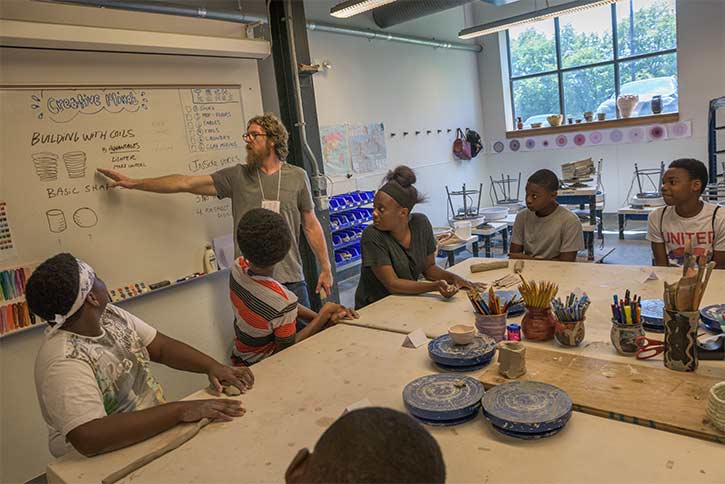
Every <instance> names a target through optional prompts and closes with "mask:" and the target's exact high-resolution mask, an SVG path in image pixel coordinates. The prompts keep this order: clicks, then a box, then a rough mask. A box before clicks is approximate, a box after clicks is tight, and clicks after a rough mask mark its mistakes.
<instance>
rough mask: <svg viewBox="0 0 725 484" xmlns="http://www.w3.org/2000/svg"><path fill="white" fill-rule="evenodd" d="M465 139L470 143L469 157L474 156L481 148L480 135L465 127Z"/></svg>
mask: <svg viewBox="0 0 725 484" xmlns="http://www.w3.org/2000/svg"><path fill="white" fill-rule="evenodd" d="M466 141H468V143H470V145H471V158H475V157H476V156H478V154H479V153H480V152H481V150H482V149H483V142H482V141H481V135H480V134H478V133H477V132H476V131H474V130H472V129H468V128H466Z"/></svg>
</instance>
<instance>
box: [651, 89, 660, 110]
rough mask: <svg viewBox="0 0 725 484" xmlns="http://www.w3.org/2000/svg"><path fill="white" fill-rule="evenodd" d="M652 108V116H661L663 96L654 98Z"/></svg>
mask: <svg viewBox="0 0 725 484" xmlns="http://www.w3.org/2000/svg"><path fill="white" fill-rule="evenodd" d="M650 107H651V108H652V114H660V113H661V112H662V96H660V95H659V94H658V95H657V96H652V102H651V103H650Z"/></svg>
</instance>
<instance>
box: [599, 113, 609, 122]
mask: <svg viewBox="0 0 725 484" xmlns="http://www.w3.org/2000/svg"><path fill="white" fill-rule="evenodd" d="M605 119H607V113H597V121H604V120H605Z"/></svg>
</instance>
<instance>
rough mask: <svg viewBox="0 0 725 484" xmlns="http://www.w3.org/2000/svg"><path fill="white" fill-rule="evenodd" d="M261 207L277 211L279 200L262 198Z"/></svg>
mask: <svg viewBox="0 0 725 484" xmlns="http://www.w3.org/2000/svg"><path fill="white" fill-rule="evenodd" d="M262 208H266V209H267V210H271V211H273V212H275V213H279V200H262Z"/></svg>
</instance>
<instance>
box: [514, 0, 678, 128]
mask: <svg viewBox="0 0 725 484" xmlns="http://www.w3.org/2000/svg"><path fill="white" fill-rule="evenodd" d="M507 42H508V52H509V76H510V79H511V95H512V100H511V101H512V106H513V111H514V119H516V117H519V116H520V117H521V118H522V119H523V120H524V124H525V127H530V123H532V122H543V123H544V125H545V126H546V125H547V122H546V116H547V115H550V114H558V113H563V114H564V115H565V118H566V117H571V118H574V119H577V118H583V113H584V112H586V111H592V112H595V113H596V112H601V113H605V114H606V118H607V119H614V118H616V117H617V108H616V98H617V96H619V94H637V95H638V96H639V99H640V101H639V103H638V105H637V107H636V108H635V110H634V113H633V116H647V115H650V114H652V111H651V99H652V96H655V95H659V96H661V98H662V105H663V109H662V112H665V113H667V112H676V111H677V110H678V94H677V35H676V18H675V0H619V1H618V2H616V3H614V4H612V5H608V6H603V7H598V8H594V9H590V10H586V11H584V12H580V13H576V14H569V15H562V16H560V17H557V18H555V19H548V20H542V21H540V22H536V23H533V24H529V25H526V26H521V27H514V28H511V29H509V30H508V31H507Z"/></svg>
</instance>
